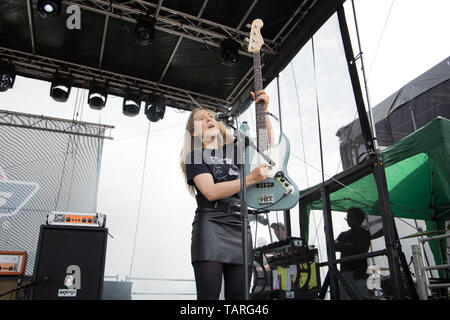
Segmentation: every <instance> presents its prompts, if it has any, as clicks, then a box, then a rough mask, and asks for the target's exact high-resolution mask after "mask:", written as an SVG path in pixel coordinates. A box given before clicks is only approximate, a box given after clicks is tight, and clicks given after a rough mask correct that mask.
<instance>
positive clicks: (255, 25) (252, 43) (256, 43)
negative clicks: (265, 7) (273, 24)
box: [247, 19, 264, 52]
mask: <svg viewBox="0 0 450 320" xmlns="http://www.w3.org/2000/svg"><path fill="white" fill-rule="evenodd" d="M263 25H264V23H263V22H262V20H261V19H255V20H253V22H252V25H251V29H250V39H249V41H248V49H247V51H248V52H258V51H259V50H260V49H261V47H262V45H263V44H264V40H263V38H262V36H261V28H262V27H263Z"/></svg>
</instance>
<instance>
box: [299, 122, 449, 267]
mask: <svg viewBox="0 0 450 320" xmlns="http://www.w3.org/2000/svg"><path fill="white" fill-rule="evenodd" d="M381 153H382V156H383V159H384V167H385V172H386V179H387V185H388V191H389V198H390V202H391V207H392V213H393V215H394V217H398V218H410V219H419V220H424V221H425V223H426V226H427V231H431V230H442V229H445V221H446V220H448V219H450V120H448V119H446V118H442V117H438V118H436V119H434V120H433V121H431V122H430V123H428V124H427V125H426V126H424V127H422V128H421V129H419V130H417V131H415V132H414V133H412V134H410V135H408V136H406V137H404V138H403V139H402V140H400V141H398V142H397V143H396V144H393V145H391V146H389V147H388V148H386V149H384V150H383V151H382V152H381ZM349 170H351V169H349ZM334 178H336V179H339V178H338V176H335V177H334ZM334 178H332V179H334ZM318 186H320V184H319V185H318ZM318 186H315V187H312V188H309V189H307V190H304V191H301V194H302V193H307V192H308V191H309V190H311V189H313V188H317V187H318ZM302 200H303V199H301V200H300V202H302ZM303 201H306V202H308V201H309V200H308V199H305V200H303ZM330 201H331V210H332V211H343V212H345V211H347V209H348V208H350V207H354V206H357V207H360V208H361V209H363V210H364V211H365V213H366V214H369V215H380V213H379V203H378V193H377V186H376V183H375V179H374V175H373V174H372V173H370V174H367V175H365V176H363V177H362V178H360V179H358V180H357V181H355V182H353V183H351V184H349V185H347V186H345V187H342V188H340V189H339V190H337V191H334V192H332V193H330ZM301 206H303V207H305V208H306V212H302V215H301V216H300V219H301V223H300V227H301V234H302V236H303V237H305V238H306V239H308V222H309V213H310V210H322V200H321V199H312V201H310V202H309V203H303V204H302V203H301ZM444 241H445V240H443V241H442V242H441V245H440V246H439V244H438V243H436V242H437V241H431V242H430V246H431V250H432V252H433V256H434V259H435V262H436V264H442V263H443V257H445V254H446V253H445V252H444V249H445V242H444Z"/></svg>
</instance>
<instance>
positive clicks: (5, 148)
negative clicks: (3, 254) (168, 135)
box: [0, 110, 106, 275]
mask: <svg viewBox="0 0 450 320" xmlns="http://www.w3.org/2000/svg"><path fill="white" fill-rule="evenodd" d="M105 130H106V127H105V126H102V125H96V124H90V123H82V122H76V121H72V120H64V119H55V118H46V117H43V116H34V115H27V114H20V113H14V112H9V111H2V110H0V250H3V251H25V252H27V254H28V262H27V266H26V270H25V275H32V273H33V268H34V263H35V256H36V249H37V245H38V239H39V230H40V226H41V225H42V224H45V223H46V220H47V215H48V214H49V213H50V212H52V211H62V212H81V213H95V212H96V208H97V189H98V178H99V171H100V164H101V155H102V149H103V140H104V132H105Z"/></svg>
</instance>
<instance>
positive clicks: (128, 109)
mask: <svg viewBox="0 0 450 320" xmlns="http://www.w3.org/2000/svg"><path fill="white" fill-rule="evenodd" d="M140 110H141V97H140V94H139V93H138V92H135V91H127V92H126V93H125V97H124V98H123V106H122V112H123V114H124V115H126V116H129V117H134V116H135V115H138V114H139V111H140Z"/></svg>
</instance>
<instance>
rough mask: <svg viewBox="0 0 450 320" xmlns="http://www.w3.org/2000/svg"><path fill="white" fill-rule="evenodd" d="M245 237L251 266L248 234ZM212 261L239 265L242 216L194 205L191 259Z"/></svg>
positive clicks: (240, 262)
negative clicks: (246, 237) (195, 207)
mask: <svg viewBox="0 0 450 320" xmlns="http://www.w3.org/2000/svg"><path fill="white" fill-rule="evenodd" d="M247 236H248V247H249V249H248V263H249V265H252V264H253V262H252V259H253V252H252V237H251V232H250V226H249V227H248V229H247ZM199 261H216V262H220V263H230V264H243V263H244V258H243V243H242V219H241V215H240V212H230V213H229V214H227V213H225V212H222V211H219V210H216V209H212V208H203V207H198V208H197V210H196V211H195V217H194V222H193V223H192V241H191V262H199Z"/></svg>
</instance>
